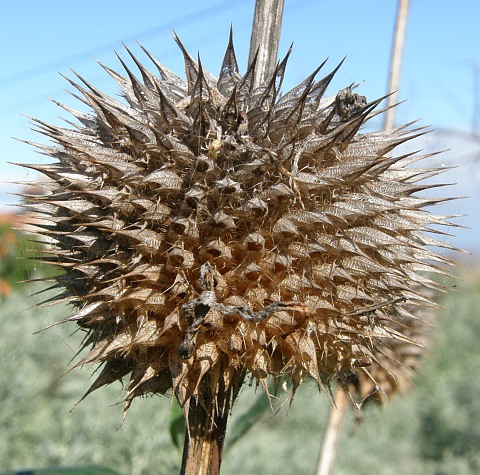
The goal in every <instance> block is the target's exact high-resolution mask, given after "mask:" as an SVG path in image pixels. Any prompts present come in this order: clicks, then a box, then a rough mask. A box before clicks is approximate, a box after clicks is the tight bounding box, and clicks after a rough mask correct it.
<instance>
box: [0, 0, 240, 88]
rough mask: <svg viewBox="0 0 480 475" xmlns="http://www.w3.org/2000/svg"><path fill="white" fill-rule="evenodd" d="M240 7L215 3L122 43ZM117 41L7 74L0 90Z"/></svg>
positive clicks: (97, 52)
mask: <svg viewBox="0 0 480 475" xmlns="http://www.w3.org/2000/svg"><path fill="white" fill-rule="evenodd" d="M240 5H241V2H235V1H232V0H227V1H223V2H222V3H217V4H216V5H214V6H212V7H209V8H205V9H203V10H200V11H197V12H193V13H190V14H188V15H185V16H183V17H181V18H176V19H173V20H169V21H166V22H165V23H162V24H160V25H158V26H155V27H153V28H149V29H147V30H143V31H140V32H138V33H135V34H133V35H129V36H126V37H123V38H122V41H123V42H124V43H127V42H130V41H134V40H139V41H144V40H147V39H150V38H153V37H155V36H158V35H160V34H161V33H164V32H165V31H168V30H173V28H174V27H175V28H180V27H184V26H188V25H191V24H192V23H196V22H199V21H201V20H204V19H206V18H209V17H212V16H215V15H220V14H223V13H225V12H227V11H229V10H232V9H234V8H237V7H238V6H240ZM118 43H119V41H110V42H109V43H104V44H103V45H100V46H97V47H95V48H91V49H88V50H85V51H82V52H80V53H75V54H72V55H69V56H65V57H63V58H61V59H58V60H55V61H49V62H47V63H43V64H40V65H38V66H33V67H31V68H27V69H23V70H22V71H18V72H16V73H13V74H9V75H7V76H4V77H2V78H0V88H3V87H6V86H9V85H11V84H13V83H17V82H19V81H25V80H27V79H31V78H33V77H36V76H39V75H41V74H43V73H46V72H50V71H52V70H58V69H59V68H63V67H67V66H71V65H72V64H73V63H76V62H79V61H83V60H84V59H85V58H86V57H91V56H96V55H100V54H102V53H105V52H110V51H112V50H113V49H115V48H116V47H118Z"/></svg>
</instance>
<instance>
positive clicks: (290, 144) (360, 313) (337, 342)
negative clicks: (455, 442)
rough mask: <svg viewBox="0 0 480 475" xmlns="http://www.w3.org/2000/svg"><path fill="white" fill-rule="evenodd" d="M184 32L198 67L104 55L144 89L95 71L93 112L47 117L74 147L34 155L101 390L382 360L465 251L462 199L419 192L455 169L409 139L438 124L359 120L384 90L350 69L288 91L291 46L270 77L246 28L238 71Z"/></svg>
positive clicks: (295, 374)
mask: <svg viewBox="0 0 480 475" xmlns="http://www.w3.org/2000/svg"><path fill="white" fill-rule="evenodd" d="M176 41H177V43H178V45H179V47H180V49H181V50H182V53H183V56H184V59H185V64H186V81H184V80H182V79H180V78H179V77H178V76H176V75H175V74H174V73H173V72H171V71H169V70H168V69H167V68H165V67H164V66H163V65H161V64H160V63H159V62H158V61H157V60H155V59H154V58H153V57H152V56H151V55H150V54H149V53H148V52H147V51H145V53H146V54H147V55H148V56H149V58H150V59H151V60H152V61H153V63H154V64H155V66H156V67H157V69H158V73H159V76H155V75H153V74H151V73H150V72H149V71H147V69H145V68H144V67H143V66H142V64H141V63H140V62H139V61H138V59H137V58H136V57H135V56H133V54H131V53H130V51H129V53H130V55H131V56H132V58H133V60H134V62H135V63H136V65H137V66H138V69H139V71H140V74H141V77H142V81H140V80H139V79H137V78H136V77H135V75H134V74H133V73H132V72H131V71H130V69H129V68H128V67H127V66H126V64H125V63H124V62H123V61H122V60H121V59H120V61H121V62H122V65H123V67H124V68H125V70H126V76H123V75H120V74H118V73H117V72H115V71H112V70H111V69H109V68H107V67H105V66H104V68H105V69H106V71H107V72H108V73H109V74H110V75H111V76H112V77H113V78H114V79H115V81H116V82H117V83H118V84H119V86H120V87H121V90H122V92H123V96H124V98H125V101H123V102H122V101H118V100H115V99H112V98H111V97H108V96H107V95H105V94H104V93H102V92H101V91H99V90H98V89H96V88H95V87H93V86H92V85H90V84H89V83H88V82H87V81H85V80H84V79H82V78H81V77H80V76H78V77H79V80H80V81H81V83H83V85H82V86H81V85H80V84H76V83H75V82H72V81H71V84H72V85H73V86H75V88H76V89H77V90H78V91H79V92H80V93H81V95H82V96H83V98H82V99H81V100H82V101H83V102H85V103H86V104H87V105H88V106H89V107H90V108H91V110H92V113H91V114H86V113H81V112H77V111H74V110H72V109H70V108H68V107H66V106H63V105H61V104H59V105H61V106H62V107H63V108H64V109H66V110H67V111H68V112H70V113H71V114H72V115H73V116H74V117H76V119H78V121H79V125H78V126H75V128H61V127H58V126H55V125H49V124H46V123H44V122H41V121H38V120H36V123H37V124H38V128H39V131H40V132H41V133H42V134H44V135H46V136H48V137H50V138H51V140H52V141H53V142H54V144H55V145H53V146H42V145H38V146H39V147H40V148H41V149H42V150H43V151H44V152H46V153H47V154H48V155H50V156H51V157H53V158H55V159H56V162H55V163H52V164H51V165H42V166H38V165H31V166H30V167H31V168H33V169H35V170H38V171H40V172H41V173H43V174H44V175H46V176H47V177H48V178H49V180H48V181H47V182H45V185H44V186H45V188H46V191H47V194H46V196H43V197H38V196H32V197H27V201H28V203H29V205H30V207H32V208H33V209H34V210H36V211H40V212H42V213H43V214H44V216H45V220H46V223H45V224H44V225H42V230H41V232H42V233H43V234H44V235H47V236H49V237H50V238H52V239H53V241H54V246H53V248H52V250H51V257H50V260H51V261H52V262H54V263H55V264H58V265H60V266H62V267H63V268H64V270H65V273H63V274H62V275H60V276H59V277H58V278H57V280H58V286H60V287H62V288H63V289H64V292H63V294H61V295H60V296H59V300H62V301H66V302H70V303H72V304H73V305H74V307H75V312H74V313H73V315H71V316H69V317H67V318H66V319H65V320H64V321H75V322H77V324H78V325H79V326H80V327H81V328H83V329H84V330H86V331H87V335H88V336H87V337H86V340H85V346H86V347H89V348H90V351H89V352H88V353H87V354H86V355H85V356H84V357H83V358H82V360H81V361H80V362H79V363H78V364H79V365H84V364H86V363H100V364H103V365H104V366H103V370H102V371H101V373H100V375H99V376H98V378H97V380H96V381H95V382H94V384H93V385H92V387H91V388H90V389H89V391H88V392H87V394H88V393H89V392H91V391H93V390H95V389H97V388H99V387H101V386H103V385H105V384H108V383H111V382H113V381H115V380H120V379H121V378H123V377H125V376H127V375H130V379H129V382H128V384H127V386H126V391H127V395H126V404H127V408H128V406H129V405H130V403H131V401H132V400H133V399H134V398H135V397H137V396H141V395H143V394H147V393H157V394H164V393H165V392H167V391H168V390H169V389H171V388H173V390H174V392H175V394H176V396H177V397H178V398H179V400H180V402H181V403H182V404H184V403H185V402H187V401H188V400H189V398H190V397H191V396H192V395H196V394H197V393H198V388H199V385H200V382H201V381H202V378H203V377H204V375H206V374H207V373H208V375H209V381H210V383H211V384H216V382H217V381H219V379H220V378H223V379H224V380H226V381H228V380H230V379H232V378H233V375H234V374H239V372H242V371H243V369H246V370H247V371H248V372H249V373H250V374H251V375H252V376H253V378H256V379H257V380H258V381H260V383H262V384H264V385H265V384H266V381H267V378H268V376H269V375H273V377H275V378H276V381H278V380H279V379H280V377H282V376H285V377H289V378H290V380H291V382H292V386H293V389H295V388H296V387H297V386H298V385H299V384H300V383H301V382H302V381H303V380H304V379H305V378H306V377H312V378H315V379H316V380H317V381H318V383H319V384H320V385H322V384H323V383H325V381H328V380H330V379H331V378H338V377H340V378H341V377H343V376H345V375H348V374H350V373H352V372H355V371H357V370H358V369H359V368H364V367H366V366H367V365H368V364H369V363H370V361H376V360H375V351H377V349H378V345H379V344H380V343H381V341H382V339H385V338H388V339H394V340H399V341H409V338H408V337H407V336H406V333H405V332H402V331H401V330H400V329H399V327H398V321H397V320H398V318H402V322H408V319H409V318H410V317H411V314H410V312H409V307H411V306H412V305H414V306H418V305H420V306H422V305H428V304H429V301H428V299H427V298H425V297H423V296H422V291H414V290H412V288H413V286H414V285H418V284H419V285H420V286H421V287H422V288H424V287H430V286H434V285H435V284H433V282H431V281H429V280H427V279H426V278H425V277H422V276H421V273H423V272H424V271H434V272H435V271H437V270H438V269H437V267H436V266H435V265H433V263H432V262H434V261H437V262H440V263H444V262H445V259H444V258H442V257H441V256H440V255H438V254H436V253H435V252H434V251H432V250H431V246H443V245H444V244H443V243H441V242H437V241H435V240H434V239H432V238H431V237H428V235H427V234H425V233H426V232H429V226H430V225H447V226H448V225H449V222H448V221H446V220H445V219H444V218H440V217H435V216H433V215H432V214H429V213H428V212H426V211H425V210H424V208H425V207H426V206H427V205H431V204H434V203H436V202H438V201H442V200H439V199H428V198H425V197H418V196H416V195H415V193H416V192H418V191H420V190H424V189H426V188H428V186H427V185H425V184H421V181H422V180H423V179H425V178H428V177H431V176H432V175H435V174H437V173H439V170H437V169H432V168H429V169H419V168H415V169H414V168H409V165H410V164H412V163H413V162H416V161H418V160H419V159H421V158H423V157H421V156H418V155H414V154H409V155H403V156H391V155H390V152H392V150H393V149H394V148H395V147H396V146H398V145H399V144H402V143H404V142H406V141H408V140H410V139H412V138H414V137H416V136H417V135H418V134H419V132H418V130H410V131H409V130H406V128H405V127H402V128H399V129H395V130H391V131H387V132H378V133H364V134H362V133H359V128H360V126H361V125H362V124H364V123H365V121H366V120H368V119H369V118H371V117H373V116H374V115H376V114H378V113H379V112H374V109H375V107H376V106H377V105H378V104H379V103H380V102H381V99H380V100H376V101H374V102H370V103H368V102H367V101H366V100H365V98H364V97H362V96H359V95H357V94H354V93H353V92H352V90H351V88H347V89H344V90H342V91H340V92H339V93H338V94H337V95H336V96H335V97H330V98H323V96H324V92H325V90H326V88H327V86H328V84H329V83H330V81H331V79H332V77H333V75H334V73H335V72H336V70H337V69H338V67H337V68H336V69H335V70H334V71H333V72H331V73H330V74H328V75H327V76H326V77H325V78H324V79H322V80H320V81H315V76H316V74H317V72H318V70H319V69H320V68H318V69H317V70H316V71H315V72H314V73H313V74H312V75H311V76H309V77H308V78H307V79H306V80H305V81H303V82H302V83H301V84H299V85H298V86H297V87H295V88H293V89H292V90H291V91H289V92H287V93H286V94H284V95H281V94H280V90H281V86H282V80H283V77H284V72H285V67H286V64H287V59H288V56H289V54H290V51H289V52H288V54H287V55H286V57H285V59H283V61H281V62H279V64H278V66H277V68H276V70H275V72H274V74H273V76H272V77H271V78H270V79H269V80H268V81H267V82H266V83H265V84H263V85H262V86H261V87H259V88H256V89H254V88H253V87H252V81H253V77H254V74H255V61H254V62H253V63H252V64H251V66H250V67H249V69H248V71H247V72H246V74H245V75H244V76H241V75H240V73H239V69H238V66H237V61H236V58H235V52H234V48H233V45H232V41H231V37H230V42H229V45H228V48H227V51H226V55H225V58H224V60H223V64H222V67H221V71H220V76H219V78H218V80H217V79H215V78H214V77H213V76H212V75H211V74H209V73H208V72H207V71H205V70H204V69H203V68H202V65H201V62H200V59H199V60H198V61H194V60H193V59H192V58H191V57H190V55H189V54H188V53H187V52H186V51H185V49H184V47H183V45H182V44H181V43H180V41H179V40H178V39H176ZM127 51H128V50H127ZM380 112H381V111H380ZM407 304H408V306H409V307H407ZM404 325H407V326H408V323H404Z"/></svg>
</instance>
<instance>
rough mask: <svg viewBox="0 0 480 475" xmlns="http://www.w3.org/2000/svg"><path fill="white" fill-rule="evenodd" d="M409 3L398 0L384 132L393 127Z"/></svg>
mask: <svg viewBox="0 0 480 475" xmlns="http://www.w3.org/2000/svg"><path fill="white" fill-rule="evenodd" d="M409 3H410V0H398V8H397V19H396V22H395V33H394V37H393V45H392V55H391V57H390V72H389V79H388V93H389V94H391V96H389V97H388V100H387V106H388V107H389V109H388V110H387V111H386V112H385V116H384V125H383V129H384V130H390V129H391V128H393V127H394V125H395V112H396V109H395V107H393V106H394V104H395V101H396V100H397V97H396V96H397V90H398V87H399V85H400V73H401V71H402V62H403V46H404V43H405V32H406V29H407V21H408V9H409Z"/></svg>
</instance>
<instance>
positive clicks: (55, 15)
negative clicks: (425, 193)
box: [0, 0, 480, 249]
mask: <svg viewBox="0 0 480 475" xmlns="http://www.w3.org/2000/svg"><path fill="white" fill-rule="evenodd" d="M396 3H397V2H396V1H394V0H390V1H388V0H364V1H362V2H359V1H358V0H357V1H355V0H336V1H331V0H328V1H327V0H286V3H285V11H284V18H283V28H282V41H281V44H280V53H279V54H280V55H283V54H284V53H285V52H286V50H287V49H288V46H289V45H290V43H292V42H294V51H293V54H292V55H291V58H290V61H289V68H288V69H287V76H286V81H285V83H284V88H290V87H292V86H294V85H295V84H297V83H298V82H300V81H301V80H302V79H304V78H305V77H306V76H307V75H308V74H309V73H310V72H311V71H312V70H314V69H315V68H316V66H317V65H318V64H320V63H321V62H322V61H323V60H324V59H325V58H327V57H329V58H330V59H329V62H328V63H327V69H325V73H327V72H329V71H330V70H331V69H333V68H334V67H335V66H336V65H337V64H338V62H339V61H340V60H341V59H342V58H343V57H344V56H345V55H346V56H347V59H346V61H345V63H344V65H343V66H342V68H341V69H340V71H339V72H338V74H337V76H336V78H335V80H334V81H333V83H332V85H331V87H330V89H329V92H330V94H331V95H333V94H335V93H336V91H337V90H338V89H340V88H343V87H345V86H347V85H349V84H351V83H353V82H362V81H363V82H362V84H361V87H360V90H359V92H361V93H362V94H363V95H365V96H367V98H368V99H369V100H371V99H374V98H377V97H380V96H382V95H383V94H384V93H385V91H386V84H387V75H388V66H389V58H390V50H391V42H392V34H393V27H394V21H395V14H396ZM253 8H254V0H227V1H226V0H203V1H202V2H198V1H196V0H195V1H192V0H177V1H175V2H172V1H163V0H155V1H150V0H149V1H138V2H131V1H128V2H127V1H124V0H103V1H98V0H82V1H81V2H65V1H64V0H62V1H60V0H45V1H43V2H39V1H34V0H26V1H17V2H4V3H3V4H2V25H1V28H0V39H1V45H2V47H1V51H2V52H1V63H0V64H1V68H0V143H1V153H0V180H2V181H13V180H35V179H36V177H35V175H33V174H32V172H27V171H25V170H24V169H22V168H19V167H13V166H11V165H7V162H22V163H31V162H40V161H45V160H46V159H45V158H44V157H42V156H41V155H39V154H38V153H36V152H35V151H34V150H33V149H32V148H31V147H28V146H27V145H25V144H22V143H20V142H17V141H15V140H13V139H12V137H17V138H22V139H26V140H34V141H35V140H37V141H38V140H39V137H38V136H35V134H33V133H32V132H31V131H30V129H29V124H28V120H27V119H26V118H25V117H24V116H22V115H21V114H24V115H26V116H32V117H37V118H40V119H42V120H45V121H47V122H53V123H59V121H60V120H61V119H60V117H66V114H65V113H64V112H63V111H62V110H60V109H59V108H58V107H56V106H55V105H54V104H52V103H51V102H49V101H48V100H47V99H46V98H45V96H47V97H52V98H54V99H56V100H58V101H60V102H63V103H65V104H68V105H71V106H74V107H78V104H77V103H76V101H75V100H74V99H73V98H72V97H71V96H69V95H68V94H67V93H66V92H65V90H64V89H65V88H66V89H69V86H68V84H67V82H66V81H65V80H64V79H63V78H62V77H61V76H60V75H59V74H57V72H61V73H63V74H66V75H69V76H72V74H71V72H70V70H69V67H71V68H73V69H74V70H75V71H77V72H78V73H80V74H81V75H82V76H84V77H85V78H86V79H87V80H89V81H90V82H92V83H94V84H95V86H96V87H98V88H100V89H102V90H105V91H107V92H110V93H111V94H116V91H117V89H116V87H115V84H114V83H113V81H112V80H111V78H110V77H109V76H108V75H107V74H106V73H105V72H104V71H103V70H102V68H101V67H100V66H99V65H98V64H97V63H96V59H98V60H100V61H101V62H102V63H104V64H106V65H108V66H110V67H113V68H116V69H121V67H120V65H119V63H118V60H117V58H116V56H115V54H114V51H117V52H119V53H120V54H121V55H122V57H124V58H125V57H126V53H124V50H123V46H122V44H121V42H122V41H123V42H124V43H125V44H126V45H127V46H128V47H129V48H131V49H132V50H133V51H134V52H135V53H137V52H138V53H139V56H140V57H141V58H142V61H143V62H144V64H146V65H148V64H149V62H148V59H147V58H145V57H144V56H143V55H142V54H141V53H140V52H139V51H140V50H139V48H138V46H137V45H136V43H135V40H138V41H140V42H141V43H142V44H143V45H144V46H145V47H146V48H147V49H148V50H149V51H150V52H151V53H152V54H153V55H154V56H156V57H157V59H159V60H160V61H161V62H162V63H164V64H165V65H166V66H168V67H169V68H170V69H172V70H174V71H175V72H177V73H181V72H182V71H183V60H182V58H181V55H180V53H179V51H178V48H177V47H176V45H175V43H174V41H173V40H172V31H173V30H175V31H176V32H177V34H178V35H179V37H180V38H181V39H182V41H183V43H184V44H185V46H186V47H187V49H188V50H189V51H190V52H191V53H192V55H196V53H197V51H199V52H200V55H201V58H202V63H203V64H204V65H205V67H206V68H207V69H209V70H210V71H211V72H212V73H214V74H215V75H217V73H218V69H219V67H220V63H221V60H222V58H223V53H224V50H225V47H226V42H227V38H228V31H229V28H230V24H233V29H234V41H235V46H236V51H237V58H238V61H239V64H240V67H241V69H242V71H244V70H245V68H246V63H247V57H248V48H249V41H250V32H251V24H252V18H253ZM479 18H480V2H479V1H478V0H463V1H461V2H460V1H457V2H453V1H447V0H411V6H410V14H409V22H408V28H407V37H406V43H405V52H404V63H403V73H402V80H401V85H400V92H399V99H401V100H404V99H408V100H407V102H406V103H404V104H402V105H401V106H400V108H399V110H398V112H397V121H398V122H399V123H401V122H408V121H411V120H415V119H420V123H421V124H422V125H431V126H432V127H433V128H434V129H439V130H442V129H446V128H448V129H458V130H462V131H470V130H472V127H473V125H472V124H474V118H475V114H474V110H475V94H474V89H475V87H476V88H477V91H478V93H477V100H478V97H479V96H480V33H479V29H478V20H479ZM475 68H477V69H476V71H477V76H478V83H477V84H475V81H474V72H475ZM478 107H480V105H479V104H477V117H478V115H479V114H480V112H478ZM477 122H478V121H477ZM378 126H379V127H380V126H381V123H380V122H379V123H378ZM477 132H480V131H478V130H477ZM416 147H417V148H423V149H427V150H433V149H444V148H449V149H451V150H450V151H449V152H448V153H447V154H445V155H444V156H442V158H441V160H442V163H443V162H445V164H446V165H459V169H457V170H456V171H455V172H453V173H451V174H449V176H448V178H444V179H443V181H448V182H451V181H456V182H458V185H456V187H454V188H452V189H451V190H449V191H448V193H449V194H455V195H462V196H464V195H469V196H470V199H468V200H462V201H461V202H460V201H458V202H455V203H454V204H452V205H450V206H449V207H448V208H447V210H446V211H445V213H455V214H463V213H465V212H467V213H469V218H466V219H463V220H459V222H461V223H462V224H464V225H467V226H470V227H471V228H472V229H471V230H469V231H467V230H465V231H460V232H459V233H458V238H457V239H455V240H454V244H455V245H457V246H459V247H466V248H469V249H473V248H475V247H476V248H477V249H480V242H478V236H479V235H480V211H479V208H480V206H479V203H480V192H479V188H480V186H479V185H480V161H479V163H478V165H477V166H476V167H475V166H472V165H471V164H468V163H467V157H468V156H469V155H471V154H472V153H476V154H477V155H480V146H479V145H476V146H475V145H472V144H471V143H469V142H468V141H465V140H459V139H455V140H453V139H451V138H449V137H446V136H444V135H443V134H441V133H438V132H437V133H435V134H430V135H429V136H427V138H423V139H421V140H420V144H416ZM479 160H480V159H479ZM7 191H12V186H10V185H7V184H0V209H1V210H2V211H4V210H5V204H6V203H11V202H12V201H15V198H14V197H12V196H8V195H6V192H7ZM439 212H441V211H439Z"/></svg>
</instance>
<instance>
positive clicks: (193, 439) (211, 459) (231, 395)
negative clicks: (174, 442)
mask: <svg viewBox="0 0 480 475" xmlns="http://www.w3.org/2000/svg"><path fill="white" fill-rule="evenodd" d="M222 369H223V365H222ZM217 374H219V375H220V377H219V378H218V381H215V382H214V383H213V384H212V379H211V376H210V375H209V374H207V375H205V377H204V378H203V379H202V381H201V383H200V384H201V387H200V391H199V395H198V396H197V397H192V398H191V399H190V402H189V407H188V415H187V421H186V422H187V430H186V433H185V445H184V448H183V459H182V468H181V472H180V475H218V473H219V472H220V465H221V463H222V452H223V444H224V442H225V433H226V430H227V420H228V415H229V411H230V407H231V405H232V404H233V402H234V401H235V399H236V397H237V395H238V391H239V389H240V386H241V385H242V383H243V380H244V377H245V372H244V371H243V370H238V369H237V370H233V371H228V370H227V371H226V372H225V373H224V372H222V371H220V372H219V373H217Z"/></svg>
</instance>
